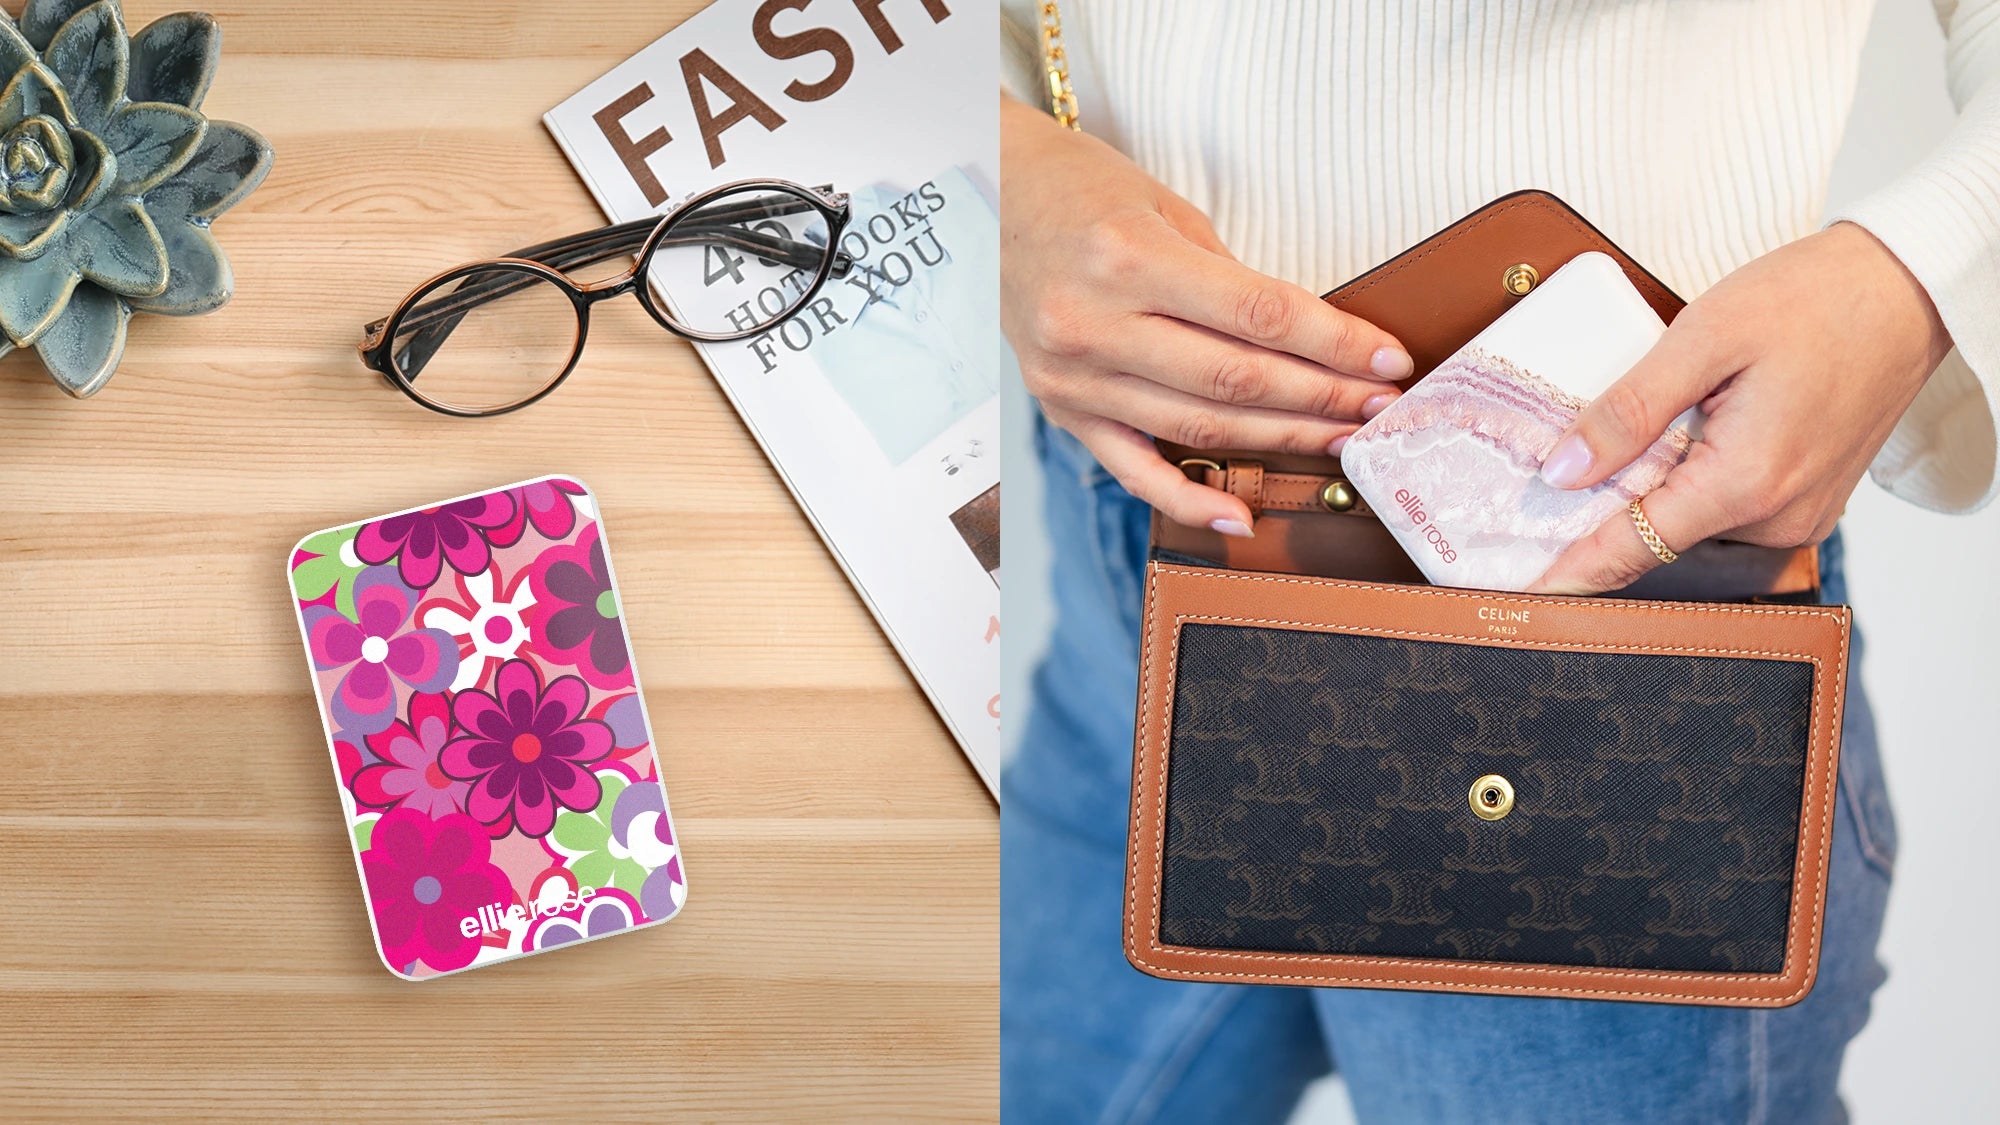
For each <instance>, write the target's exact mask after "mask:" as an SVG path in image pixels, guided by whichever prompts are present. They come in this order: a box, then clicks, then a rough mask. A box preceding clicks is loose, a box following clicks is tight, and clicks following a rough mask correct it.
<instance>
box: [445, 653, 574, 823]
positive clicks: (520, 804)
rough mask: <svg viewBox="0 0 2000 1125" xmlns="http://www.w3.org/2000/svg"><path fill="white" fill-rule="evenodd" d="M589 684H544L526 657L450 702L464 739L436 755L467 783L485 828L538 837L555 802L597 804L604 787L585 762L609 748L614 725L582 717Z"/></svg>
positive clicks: (470, 807)
mask: <svg viewBox="0 0 2000 1125" xmlns="http://www.w3.org/2000/svg"><path fill="white" fill-rule="evenodd" d="M589 703H590V689H589V688H587V687H585V686H584V683H583V681H582V680H580V679H578V678H576V677H575V676H561V677H558V678H556V679H554V680H552V681H550V682H549V683H548V685H547V687H544V686H543V684H542V674H541V672H540V671H539V670H537V669H536V667H535V665H534V664H532V663H530V662H528V661H526V660H509V661H508V662H507V663H505V664H502V665H501V666H500V672H499V674H498V675H496V676H495V677H494V679H493V692H492V694H490V695H489V694H487V693H486V692H485V691H483V690H481V689H479V688H470V689H467V690H465V691H462V692H460V693H459V694H458V695H457V696H456V697H455V698H454V699H453V700H452V716H453V717H454V718H456V719H457V720H458V725H459V726H460V727H462V728H464V729H463V731H462V734H461V737H459V738H455V739H453V740H451V741H450V742H448V743H446V744H445V747H444V751H443V753H442V754H440V755H439V757H438V762H439V764H440V765H441V766H442V767H443V769H444V772H445V773H446V774H447V775H449V776H451V777H455V778H457V779H459V780H460V781H469V782H472V788H471V791H470V792H469V793H468V794H467V796H466V802H465V811H466V812H468V813H471V814H472V815H473V817H475V818H476V819H478V821H479V822H480V823H481V824H484V825H486V826H487V831H488V832H489V833H491V834H492V835H495V836H504V835H506V834H507V832H508V831H509V830H510V829H512V828H519V829H520V830H521V832H522V833H523V834H524V835H527V836H533V837H542V836H546V835H548V834H549V829H550V828H552V827H554V825H555V820H556V809H557V808H558V807H561V808H566V809H575V810H578V811H583V810H586V809H591V808H595V807H596V805H597V801H598V797H599V795H600V793H601V787H600V786H599V785H598V782H597V778H595V777H593V776H591V773H590V766H591V765H592V764H593V763H596V762H600V761H602V760H604V759H605V758H606V757H608V756H609V755H610V754H611V743H612V738H611V728H610V727H609V726H607V725H605V724H604V723H603V722H601V721H599V720H597V719H590V718H585V717H584V709H585V708H586V707H587V706H589Z"/></svg>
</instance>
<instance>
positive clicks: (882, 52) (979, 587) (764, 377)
mask: <svg viewBox="0 0 2000 1125" xmlns="http://www.w3.org/2000/svg"><path fill="white" fill-rule="evenodd" d="M992 30H993V29H992V21H991V19H990V18H981V14H980V13H979V12H978V11H977V10H973V11H972V12H970V13H962V12H958V11H956V10H955V9H950V8H948V7H947V6H946V5H945V4H942V3H933V2H931V0H923V2H921V3H914V2H913V3H907V4H896V5H883V4H856V5H810V6H809V5H804V4H789V5H788V4H750V3H741V2H733V0H723V2H721V3H717V4H713V5H711V6H710V7H708V8H707V9H705V10H703V11H701V12H699V13H697V14H696V15H695V16H693V17H691V18H690V19H688V20H687V21H686V22H684V23H683V24H681V25H680V26H679V27H677V28H675V29H674V30H673V31H672V32H670V33H668V34H667V35H666V36H664V37H662V38H661V39H659V40H657V41H656V42H654V43H653V44H652V45H651V46H649V47H647V48H645V49H644V50H642V51H640V52H639V53H638V54H636V55H634V56H633V57H632V58H630V59H628V60H626V61H625V62H624V63H623V64H621V65H620V66H618V67H616V68H614V69H613V70H611V71H610V72H609V73H607V74H605V75H604V76H603V77H602V78H599V79H598V80H597V81H595V82H592V83H591V84H590V85H588V86H586V87H584V88H583V89H582V90H581V91H579V92H578V93H577V94H576V95H575V96H573V97H571V98H569V99H568V100H566V101H564V102H563V103H562V104H561V105H558V106H556V107H555V108H554V109H552V110H550V111H549V112H548V114H547V115H545V117H544V121H545V122H546V123H547V125H548V127H549V131H550V132H551V133H553V134H554V135H555V138H556V141H557V143H558V144H560V145H561V146H562V148H563V151H564V152H565V153H566V154H568V156H569V158H570V161H571V162H572V163H573V164H574V165H575V166H576V170H577V172H578V173H579V174H580V175H581V176H582V177H583V181H584V183H585V184H587V185H588V186H589V188H590V190H591V192H592V193H593V194H595V196H596V197H597V200H598V202H599V203H600V204H602V205H603V207H604V210H605V212H606V214H608V215H609V216H610V217H611V219H612V221H614V222H626V221H630V220H634V219H639V218H643V217H645V216H647V215H650V214H657V213H660V212H663V211H665V210H667V209H668V208H670V207H671V206H672V205H673V204H674V203H675V202H677V201H679V200H681V199H684V198H686V197H687V196H689V195H691V194H692V193H694V192H698V191H701V190H703V189H705V188H710V187H714V186H716V185H718V184H724V183H729V182H733V181H737V180H744V179H753V178H764V177H782V178H785V179H790V180H795V181H797V182H799V183H802V184H809V185H821V184H826V185H831V186H832V187H833V188H834V189H836V190H837V191H840V192H844V193H846V195H847V196H848V198H849V200H850V202H851V206H852V218H851V220H850V221H849V223H848V224H847V226H846V228H845V230H844V231H842V232H841V233H840V236H839V239H840V248H841V250H843V251H845V252H846V253H847V255H848V256H849V257H851V258H852V259H853V262H854V265H853V267H852V268H851V269H850V270H849V271H848V272H847V274H846V276H844V277H840V278H836V279H833V280H830V281H829V282H828V283H827V285H826V286H825V288H824V289H823V290H822V291H821V292H820V294H819V296H818V297H816V298H815V299H814V300H813V301H812V302H811V303H810V304H809V306H808V307H807V308H806V309H805V310H804V311H801V312H800V313H799V314H798V315H796V316H793V317H791V318H790V319H788V320H785V321H782V322H780V323H778V324H775V325H773V326H772V328H771V330H770V331H767V332H764V333H763V334H761V335H758V336H755V337H752V338H750V339H747V340H741V341H735V342H730V343H721V344H707V343H698V344H696V345H695V346H696V348H697V349H698V350H699V351H700V353H701V356H702V359H703V360H704V361H705V362H706V363H707V364H708V366H709V369H710V370H711V371H713V372H714V373H715V377H716V380H717V381H718V382H720V383H721V384H722V388H723V390H724V391H725V392H726V393H727V394H728V396H729V398H730V401H731V402H732V403H733V404H734V405H735V407H736V409H737V411H738V412H739V413H740V414H741V415H742V416H743V419H744V421H745V423H747V424H748V426H749V427H750V431H751V433H752V434H754V435H755V436H756V438H757V441H758V443H759V444H760V445H762V447H763V449H764V452H765V453H766V454H767V455H768V456H769V457H770V459H771V461H772V463H773V464H774V465H776V466H777V469H778V472H779V474H780V475H781V476H782V477H783V478H784V480H785V483H786V485H787V486H788V487H789V488H790V489H791V490H792V493H793V495H794V496H796V497H797V498H798V501H799V503H800V505H801V506H803V507H804V509H805V511H806V514H807V516H808V517H809V518H810V519H811V520H812V522H813V526H814V527H816V528H817V529H818V531H819V533H820V536H821V537H822V538H823V539H824V540H825V541H826V544H827V546H828V548H829V549H831V550H832V552H833V554H834V557H835V558H836V559H837V560H839V562H840V565H841V567H842V568H843V569H844V570H845V571H846V573H847V576H848V578H849V579H850V580H851V581H852V582H853V583H854V585H855V587H856V588H857V589H858V590H859V591H860V593H861V596H862V599H863V600H864V601H865V602H866V603H867V604H868V607H869V609H870V611H872V612H873V613H874V614H875V617H876V620H877V621H879V622H880V623H881V625H882V628H883V629H884V630H885V631H886V632H887V633H888V635H889V639H890V641H891V642H892V643H893V644H894V645H895V646H896V649H897V651H898V652H899V653H900V654H901V655H902V657H903V660H904V662H905V663H906V664H908V665H909V668H910V671H911V672H912V673H913V674H914V675H915V676H916V678H917V681H918V682H919V683H920V684H921V685H922V686H923V689H924V691H925V693H926V694H928V695H929V696H930V699H931V701H932V703H933V704H934V705H935V706H936V707H937V709H938V711H939V713H940V714H942V715H943V716H944V719H945V722H946V723H947V724H949V725H950V727H951V730H952V733H953V734H954V735H955V736H956V737H957V739H958V742H959V744H960V746H962V747H963V748H964V750H965V753H966V756H967V757H968V758H970V759H971V761H972V764H973V766H974V768H976V769H977V770H978V771H979V775H980V777H981V778H982V779H983V780H984V781H985V782H986V785H987V787H988V788H989V789H992V788H993V787H994V786H995V784H996V781H997V770H998V763H999V727H1000V699H999V694H998V693H999V682H1000V675H999V669H1000V660H999V656H1000V654H999V638H1000V617H999V614H1000V591H999V582H1000V550H999V547H1000V472H999V456H998V455H999V425H1000V405H999V398H998V390H999V364H1000V354H1001V347H1000V328H999V300H998V289H997V285H998V281H997V278H998V248H999V244H998V223H997V214H996V207H995V200H996V199H997V198H998V194H997V189H998V184H999V176H998V162H999V153H998V149H997V141H996V138H995V137H994V135H993V132H992V131H991V130H984V129H969V128H966V127H965V123H966V122H968V121H978V120H985V119H987V118H989V117H991V116H992V115H993V113H994V103H995V98H996V97H997V91H998V90H999V78H998V62H997V58H996V56H995V52H994V50H993V44H992ZM792 234H793V236H794V237H797V236H798V232H792ZM732 258H733V256H732V255H728V254H726V253H725V254H719V255H718V256H717V257H716V259H715V261H714V263H713V268H704V269H703V270H702V271H701V277H702V281H701V284H702V286H703V287H704V291H703V292H699V293H680V294H671V293H670V294H665V296H666V297H667V298H668V299H669V300H674V301H680V302H691V303H699V304H701V305H703V306H705V307H709V308H716V307H722V306H729V305H731V304H732V303H736V304H740V305H741V307H742V309H743V313H744V315H745V316H746V317H752V318H753V322H754V318H755V316H756V313H755V310H757V309H759V308H768V307H772V306H774V305H777V306H782V305H783V304H784V303H785V300H786V298H785V295H784V289H783V287H784V285H786V284H788V283H789V282H790V281H791V280H792V279H790V278H786V277H777V278H773V277H772V276H771V274H770V273H769V271H766V272H763V273H759V272H758V271H756V270H749V271H745V270H743V269H741V268H737V267H738V263H737V262H735V261H733V260H732Z"/></svg>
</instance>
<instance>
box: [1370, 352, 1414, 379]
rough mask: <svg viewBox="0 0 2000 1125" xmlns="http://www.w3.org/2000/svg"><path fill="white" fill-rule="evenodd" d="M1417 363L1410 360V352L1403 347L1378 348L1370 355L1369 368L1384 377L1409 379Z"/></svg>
mask: <svg viewBox="0 0 2000 1125" xmlns="http://www.w3.org/2000/svg"><path fill="white" fill-rule="evenodd" d="M1416 369H1417V365H1416V364H1415V363H1412V362H1411V361H1410V353H1408V352H1406V351H1404V350H1403V349H1401V348H1376V349H1375V354H1374V355H1372V356H1369V357H1368V370H1370V371H1373V372H1374V373H1375V374H1377V375H1380V376H1381V377H1382V378H1384V379H1407V378H1409V377H1410V372H1412V371H1415V370H1416Z"/></svg>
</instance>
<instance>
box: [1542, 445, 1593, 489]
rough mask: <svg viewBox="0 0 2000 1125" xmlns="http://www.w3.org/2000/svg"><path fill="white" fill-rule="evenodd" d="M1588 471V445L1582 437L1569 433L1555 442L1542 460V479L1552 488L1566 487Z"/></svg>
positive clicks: (1581, 477) (1580, 478)
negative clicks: (1546, 456) (1546, 457)
mask: <svg viewBox="0 0 2000 1125" xmlns="http://www.w3.org/2000/svg"><path fill="white" fill-rule="evenodd" d="M1589 471H1590V447H1589V446H1587V445H1585V444H1583V438H1581V437H1579V436H1577V435H1576V434H1571V435H1569V436H1568V437H1566V438H1564V439H1562V440H1561V441H1559V442H1557V443H1556V447H1555V448H1554V449H1552V450H1550V451H1549V456H1548V459H1547V460H1545V461H1543V462H1542V481H1543V483H1545V484H1548V485H1549V486H1551V487H1553V488H1568V487H1569V486H1571V485H1573V484H1575V483H1576V482H1577V481H1580V480H1582V479H1583V474H1585V473H1587V472H1589Z"/></svg>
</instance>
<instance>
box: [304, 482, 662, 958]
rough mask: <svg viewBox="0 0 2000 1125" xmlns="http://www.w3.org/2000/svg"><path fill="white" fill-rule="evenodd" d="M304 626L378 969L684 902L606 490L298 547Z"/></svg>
mask: <svg viewBox="0 0 2000 1125" xmlns="http://www.w3.org/2000/svg"><path fill="white" fill-rule="evenodd" d="M291 580H292V592H293V595H294V597H295V598H296V601H297V606H298V612H299V628H300V631H301V633H302V634H303V635H304V637H305V644H306V652H307V655H308V657H309V658H310V661H311V664H312V674H313V688H314V691H315V693H316V695H317V696H318V699H319V703H320V716H321V718H322V719H323V720H324V721H325V724H326V731H327V741H328V743H329V745H330V747H331V749H332V753H333V763H334V772H335V774H336V775H337V776H338V778H339V781H340V795H341V806H342V808H344V809H345V810H346V813H347V824H348V830H349V835H350V836H351V837H352V842H353V846H354V856H355V862H356V864H357V866H358V867H359V869H360V872H361V886H362V894H363V896H364V897H365V898H366V900H367V904H368V913H369V922H370V925H372V926H373V928H374V931H375V944H376V948H377V950H378V951H379V952H380V953H381V956H382V961H383V963H384V964H386V965H387V966H389V970H390V971H391V972H393V973H395V974H397V975H398V976H401V977H405V978H407V979H411V980H419V979H423V978H427V977H434V976H439V975H442V974H445V973H454V972H458V971H459V970H461V969H467V968H475V967H477V966H480V965H487V964H491V963H492V962H495V961H504V960H507V959H509V958H512V957H518V956H522V955H524V954H529V953H539V952H541V951H543V950H545V949H552V948H555V947H557V946H562V945H568V944H573V943H575V942H579V941H587V940H589V939H591V938H596V937H602V936H604V935H606V934H612V933H618V932H620V931H623V930H630V929H635V928H637V927H639V926H649V925H652V924H653V923H655V922H664V921H666V920H667V919H668V918H671V917H673V916H674V914H675V913H676V912H677V911H679V910H680V908H681V904H682V902H683V901H685V899H686V897H687V881H686V877H685V876H684V875H683V874H682V869H681V861H680V849H679V848H678V846H677V845H676V843H675V838H674V831H673V824H672V822H671V820H670V818H669V815H668V812H667V794H666V790H665V789H664V788H663V787H662V786H661V784H660V768H659V760H658V758H657V757H656V756H655V754H654V750H653V737H652V730H651V726H650V724H649V723H648V722H647V720H646V707H645V703H644V701H643V700H642V699H641V698H640V693H639V681H638V676H637V674H636V672H635V671H634V670H633V667H632V649H631V643H630V641H629V640H628V638H627V636H626V633H625V623H624V620H623V618H622V616H621V614H620V611H619V602H618V593H617V586H616V584H615V583H614V581H613V580H612V575H611V563H610V558H609V555H608V554H607V553H606V547H605V542H604V533H603V527H602V525H601V524H600V523H599V519H598V513H597V504H596V500H595V498H594V497H593V496H592V494H591V493H590V491H589V490H588V489H586V488H585V487H584V486H583V485H581V484H579V483H577V482H576V481H574V480H570V479H568V478H566V477H558V476H552V477H542V478H540V479H539V480H532V481H528V482H526V483H524V484H517V485H513V486H510V487H507V488H496V489H494V490H492V491H490V492H482V493H479V494H477V495H474V496H463V497H460V498H458V499H456V500H447V501H444V502H443V503H440V504H435V505H431V506H429V507H424V508H412V509H410V510H409V511H406V512H397V513H395V514H393V515H388V516H383V517H381V518H380V519H373V520H367V521H364V522H362V523H355V524H348V525H346V526H344V527H337V528H333V529H331V530H329V531H322V532H319V533H318V534H316V535H309V536H307V537H306V538H305V539H303V540H300V541H299V544H298V546H296V547H295V548H293V550H292V556H291Z"/></svg>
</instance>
